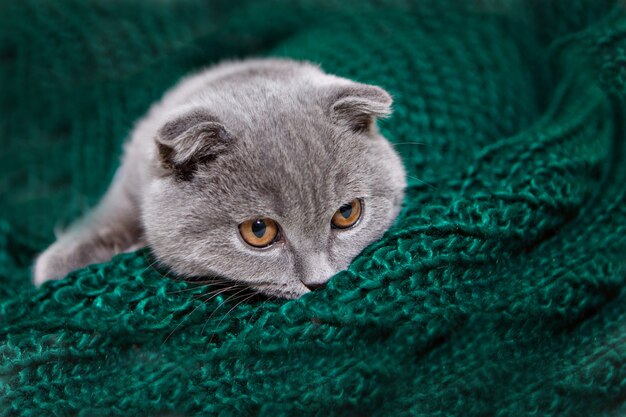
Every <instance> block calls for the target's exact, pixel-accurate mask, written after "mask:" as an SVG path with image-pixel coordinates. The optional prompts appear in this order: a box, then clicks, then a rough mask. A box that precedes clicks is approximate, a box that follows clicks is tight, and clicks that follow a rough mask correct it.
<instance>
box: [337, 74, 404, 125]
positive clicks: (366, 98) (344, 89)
mask: <svg viewBox="0 0 626 417" xmlns="http://www.w3.org/2000/svg"><path fill="white" fill-rule="evenodd" d="M331 103H332V104H331V107H330V110H331V118H332V119H333V121H335V122H336V123H341V124H344V125H346V126H347V127H348V128H350V129H351V130H353V131H354V132H357V133H366V132H370V131H371V129H372V127H373V126H374V122H375V121H376V119H377V118H380V117H385V116H388V115H390V114H391V103H392V99H391V96H390V95H389V93H388V92H386V91H385V90H383V89H382V88H380V87H377V86H374V85H368V84H360V83H350V84H347V85H343V86H340V87H334V91H333V93H332V94H331Z"/></svg>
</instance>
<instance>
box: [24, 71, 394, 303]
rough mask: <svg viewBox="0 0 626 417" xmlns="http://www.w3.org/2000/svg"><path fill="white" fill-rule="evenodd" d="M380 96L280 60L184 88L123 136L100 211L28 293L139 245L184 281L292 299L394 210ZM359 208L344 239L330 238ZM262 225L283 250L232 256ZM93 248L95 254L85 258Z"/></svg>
mask: <svg viewBox="0 0 626 417" xmlns="http://www.w3.org/2000/svg"><path fill="white" fill-rule="evenodd" d="M390 105H391V98H390V97H389V95H388V94H387V93H386V92H385V91H384V90H382V89H381V88H379V87H374V86H368V85H364V84H358V83H355V82H352V81H349V80H347V79H343V78H339V77H335V76H332V75H328V74H325V73H323V72H322V71H321V70H320V69H319V68H318V67H316V66H313V65H311V64H308V63H301V62H295V61H290V60H279V59H258V60H247V61H240V62H230V63H224V64H221V65H218V66H216V67H213V68H210V69H208V70H205V71H203V72H200V73H198V74H196V75H193V76H190V77H188V78H185V79H183V80H182V81H181V82H180V83H179V84H178V85H176V86H175V87H174V88H173V89H172V90H170V91H169V92H168V93H167V94H166V95H165V96H164V97H163V99H162V100H161V101H160V102H158V103H156V104H155V105H154V106H153V107H152V108H151V109H150V111H149V112H148V114H147V115H146V116H145V117H144V118H143V119H142V120H140V121H139V123H138V124H137V126H136V127H135V129H134V131H133V133H132V137H131V139H130V141H128V142H127V144H126V147H125V155H124V159H123V161H122V166H121V167H120V170H119V172H118V175H117V176H116V179H115V180H114V182H113V184H112V185H111V188H110V189H109V191H108V192H107V194H106V195H105V197H104V198H103V200H102V202H101V203H100V205H99V206H98V207H97V208H96V209H95V210H94V211H93V213H92V214H91V215H90V216H88V218H87V219H85V220H83V221H81V222H79V223H78V224H77V225H76V226H73V227H72V228H71V229H70V231H69V232H68V233H67V234H66V235H64V236H61V237H60V238H59V240H58V241H57V242H56V243H54V244H53V245H52V246H51V247H50V248H48V249H47V250H46V251H45V252H44V253H43V254H42V255H41V256H40V257H39V258H38V259H37V262H36V265H35V274H34V275H35V283H36V284H41V283H42V282H44V281H46V280H48V279H52V278H58V277H62V276H63V275H65V274H66V273H67V272H69V271H71V270H73V269H75V268H78V267H81V266H84V265H86V264H89V263H92V262H100V261H104V260H107V259H109V258H110V257H111V256H112V255H114V254H115V253H118V252H121V251H124V250H129V249H132V248H134V247H137V246H138V245H141V244H143V240H144V239H145V241H146V242H147V243H148V244H149V245H150V246H151V248H152V250H153V252H154V253H155V255H156V256H157V258H158V259H159V260H160V261H161V262H163V263H164V264H166V265H168V266H169V267H170V268H171V269H172V270H174V271H175V272H177V273H178V274H181V275H183V276H220V277H225V278H228V279H231V280H234V281H238V282H243V283H246V284H248V285H250V286H251V287H253V288H255V289H256V290H258V291H260V292H263V293H266V294H273V295H278V296H281V297H285V298H296V297H299V296H301V295H303V294H305V293H307V292H308V291H309V288H312V287H316V286H319V285H321V284H324V283H325V282H326V281H328V279H330V277H331V276H332V275H334V274H335V273H336V272H338V271H340V270H342V269H344V268H346V267H347V266H348V265H349V263H350V262H351V260H352V259H353V258H354V257H355V256H356V255H358V254H359V252H361V251H362V250H363V249H364V248H365V247H366V246H367V245H369V244H370V243H372V242H373V241H375V240H376V239H378V238H380V237H381V236H382V234H383V233H384V232H385V230H387V229H388V228H389V226H390V225H391V224H392V223H393V221H394V220H395V218H396V216H397V214H398V212H399V211H400V208H401V204H402V198H403V190H404V187H405V173H404V169H403V167H402V163H401V161H400V159H399V157H398V156H397V154H396V153H395V152H394V150H393V148H392V147H391V146H390V144H389V143H388V142H387V140H386V139H385V138H383V137H382V136H381V135H380V134H379V132H378V130H377V128H376V124H375V119H376V118H377V117H381V116H385V115H387V114H389V113H390V111H391V110H390ZM354 198H362V200H363V204H364V207H363V214H362V218H361V220H360V221H359V222H358V223H357V225H356V226H354V227H353V228H350V229H345V230H338V229H332V228H331V223H330V219H331V217H332V216H333V214H334V212H335V211H336V210H337V209H338V208H339V207H340V206H341V205H342V204H344V203H347V202H349V201H351V200H352V199H354ZM255 217H269V218H272V219H274V220H275V221H276V222H278V224H279V225H280V227H281V229H282V232H283V234H284V241H282V242H277V243H276V244H274V245H272V246H270V247H269V248H265V249H255V248H252V247H250V246H248V245H247V244H245V243H244V241H243V239H242V238H241V236H240V234H239V230H238V225H239V224H240V223H242V222H243V221H245V220H247V219H251V218H255ZM95 248H97V250H95Z"/></svg>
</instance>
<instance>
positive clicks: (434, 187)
mask: <svg viewBox="0 0 626 417" xmlns="http://www.w3.org/2000/svg"><path fill="white" fill-rule="evenodd" d="M407 177H408V178H411V179H413V180H415V181H419V182H421V183H422V184H424V185H427V186H429V187H430V188H432V189H433V190H436V189H437V187H436V186H434V185H433V184H431V183H429V182H426V181H424V180H420V179H419V178H417V177H414V176H412V175H408V174H407Z"/></svg>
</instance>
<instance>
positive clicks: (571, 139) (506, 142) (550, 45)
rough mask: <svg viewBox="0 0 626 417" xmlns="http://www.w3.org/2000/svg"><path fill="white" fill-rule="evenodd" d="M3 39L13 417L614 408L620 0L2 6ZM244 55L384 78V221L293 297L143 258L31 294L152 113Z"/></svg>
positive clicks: (624, 225)
mask: <svg viewBox="0 0 626 417" xmlns="http://www.w3.org/2000/svg"><path fill="white" fill-rule="evenodd" d="M0 28H1V29H0V89H1V94H0V100H1V102H0V123H1V124H0V140H1V141H2V144H1V147H0V416H33V417H35V416H37V417H39V416H84V417H87V416H89V417H94V416H95V417H97V416H107V417H113V416H142V417H143V416H156V415H160V412H168V411H172V412H176V413H180V415H183V416H309V415H310V416H324V417H328V416H371V417H375V416H383V417H386V416H409V415H410V416H594V415H606V416H621V415H626V403H625V401H626V291H625V290H624V283H625V282H626V132H625V130H624V121H625V116H626V115H625V113H626V110H625V109H626V106H625V104H626V103H625V101H626V10H625V8H624V4H623V2H619V1H616V2H609V1H595V0H594V1H591V0H589V1H584V0H562V1H556V0H555V1H550V2H547V1H542V0H532V1H513V0H512V1H497V0H491V1H490V0H480V1H478V0H476V1H447V0H424V1H415V2H410V1H401V0H398V1H394V0H387V1H385V0H380V1H371V2H358V3H350V2H331V1H322V2H318V1H313V0H310V1H309V0H300V1H297V2H292V1H286V0H285V1H280V0H270V1H267V2H258V3H257V2H249V1H244V2H241V1H221V0H220V1H210V2H209V1H206V2H205V1H200V0H184V1H176V2H175V1H169V0H163V1H159V2H154V1H148V0H146V1H131V0H122V1H105V0H101V1H93V0H92V1H84V0H75V1H45V2H41V1H31V0H20V1H13V0H5V1H3V2H2V3H1V4H0ZM251 55H256V56H258V55H265V56H287V57H293V58H297V59H308V60H312V61H315V62H319V63H321V64H322V67H323V68H324V69H325V70H326V71H328V72H331V73H336V74H338V75H341V76H345V77H349V78H353V79H356V80H358V81H362V82H367V83H372V84H378V85H381V86H382V87H384V88H386V89H387V90H388V91H390V92H391V93H392V95H393V96H394V100H395V101H394V109H395V112H394V115H393V117H391V118H390V119H388V120H386V121H384V122H383V123H382V124H381V127H382V130H383V132H384V134H385V135H386V136H387V137H388V138H389V139H390V140H391V141H392V142H394V144H395V146H396V148H397V149H398V151H399V152H400V153H401V154H402V156H403V160H404V163H405V165H406V168H407V170H408V172H409V175H410V177H409V189H408V194H407V197H406V201H405V208H404V210H403V212H402V214H401V215H400V218H399V219H398V221H397V222H396V224H395V226H394V227H393V228H391V229H390V230H389V231H388V233H387V234H386V235H385V236H384V237H383V238H382V239H381V240H380V241H378V242H376V243H374V244H372V245H371V246H370V247H368V248H367V249H366V250H365V251H364V252H363V253H362V254H361V255H360V256H359V257H358V258H357V259H355V260H354V262H353V263H352V265H351V266H350V267H349V269H348V270H347V271H343V272H341V273H339V274H338V275H337V276H335V277H334V278H333V279H332V280H331V281H330V283H329V285H328V287H327V288H326V289H324V290H322V291H317V292H315V293H312V294H309V295H307V296H305V297H303V298H302V299H299V300H294V301H281V300H266V299H263V298H262V297H257V298H254V299H250V300H248V301H245V302H243V303H241V304H239V301H243V300H244V298H243V297H242V294H237V293H236V292H232V291H231V292H224V293H219V291H217V290H216V288H217V287H215V286H212V285H209V286H204V287H198V286H197V285H192V284H188V283H184V282H180V281H177V280H176V279H174V278H171V277H169V275H170V274H169V273H168V271H165V270H156V269H155V268H154V266H153V263H154V259H153V258H152V257H151V255H150V252H149V249H143V250H140V251H138V252H136V253H132V254H125V255H121V256H117V257H116V258H114V259H113V260H112V261H111V262H107V263H104V264H100V265H92V266H89V267H88V268H85V269H83V270H80V271H76V272H74V273H71V274H70V275H69V276H68V277H67V278H66V279H64V280H61V281H58V282H52V283H49V284H46V285H44V286H43V287H42V288H41V289H34V288H33V287H32V286H31V285H30V282H29V279H30V278H29V274H30V271H29V268H30V265H31V263H32V257H33V256H34V254H36V253H37V251H39V250H41V249H43V248H44V247H45V246H46V244H48V243H50V242H51V241H52V240H53V234H52V231H53V229H54V227H55V225H58V224H59V223H58V222H59V221H60V222H61V223H60V224H62V225H63V224H67V223H68V222H69V221H70V220H72V219H74V218H76V217H77V216H79V215H80V214H81V213H84V212H85V211H86V210H87V209H88V208H89V207H91V206H93V205H94V204H95V203H96V202H97V200H98V198H99V197H100V196H101V195H102V193H103V192H104V190H105V189H106V186H107V185H108V183H109V182H110V180H111V178H112V175H113V173H114V170H115V168H116V167H117V165H118V159H119V155H120V152H121V143H122V142H123V141H124V139H125V137H126V136H127V134H128V133H129V131H130V130H131V129H132V126H133V122H134V121H135V120H136V119H137V118H138V117H140V116H141V115H142V113H144V112H145V111H146V109H147V108H148V106H149V105H150V103H152V102H153V101H155V100H156V99H158V97H159V96H160V95H161V94H162V93H163V92H164V91H165V90H166V89H167V88H168V87H169V86H171V85H172V84H173V83H174V82H175V81H176V80H177V79H178V78H179V77H181V76H183V75H185V74H187V73H189V72H190V71H192V70H195V69H198V68H200V67H202V66H205V65H209V64H211V63H214V62H216V61H219V60H220V59H224V58H232V57H235V56H240V57H241V56H251Z"/></svg>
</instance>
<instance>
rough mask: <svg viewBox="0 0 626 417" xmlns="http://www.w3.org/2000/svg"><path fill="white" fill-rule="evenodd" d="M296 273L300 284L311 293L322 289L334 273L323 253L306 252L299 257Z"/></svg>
mask: <svg viewBox="0 0 626 417" xmlns="http://www.w3.org/2000/svg"><path fill="white" fill-rule="evenodd" d="M297 272H298V275H299V276H300V282H302V283H303V284H304V286H305V287H307V288H308V289H309V290H311V291H313V290H317V289H320V288H324V287H325V286H326V283H327V282H328V280H329V279H330V277H331V276H333V275H334V273H335V271H334V270H333V267H332V265H331V264H330V262H329V261H328V256H327V255H326V253H324V252H308V253H306V254H304V255H303V256H301V258H300V259H299V262H298V267H297Z"/></svg>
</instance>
